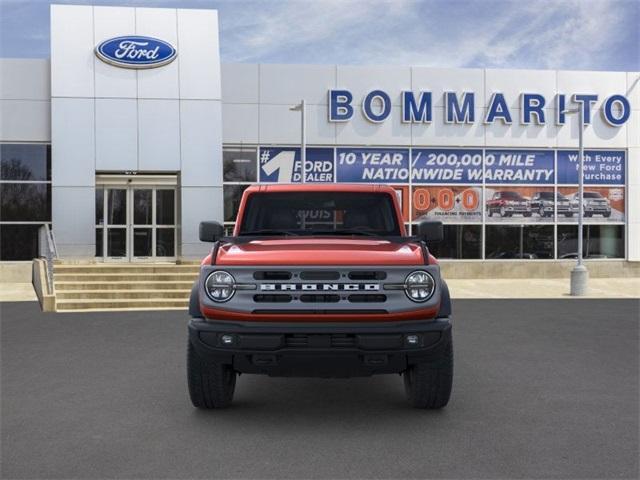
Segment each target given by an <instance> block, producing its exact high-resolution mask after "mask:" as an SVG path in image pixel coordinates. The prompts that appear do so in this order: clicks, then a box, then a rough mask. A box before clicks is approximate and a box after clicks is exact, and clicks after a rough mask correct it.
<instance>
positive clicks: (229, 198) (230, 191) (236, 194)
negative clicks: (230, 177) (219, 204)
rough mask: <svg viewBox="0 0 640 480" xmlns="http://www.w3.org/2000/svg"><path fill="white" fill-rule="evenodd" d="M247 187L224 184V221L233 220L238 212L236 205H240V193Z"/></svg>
mask: <svg viewBox="0 0 640 480" xmlns="http://www.w3.org/2000/svg"><path fill="white" fill-rule="evenodd" d="M248 187H249V185H225V186H224V188H223V194H224V221H225V222H233V221H235V219H236V215H237V214H238V207H240V199H241V198H242V193H243V192H244V191H245V190H246V189H247V188H248Z"/></svg>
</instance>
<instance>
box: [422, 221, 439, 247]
mask: <svg viewBox="0 0 640 480" xmlns="http://www.w3.org/2000/svg"><path fill="white" fill-rule="evenodd" d="M417 234H418V237H420V239H421V240H423V241H425V242H441V241H442V240H443V239H444V229H443V227H442V222H440V221H434V220H425V221H424V222H420V223H419V224H418V229H417Z"/></svg>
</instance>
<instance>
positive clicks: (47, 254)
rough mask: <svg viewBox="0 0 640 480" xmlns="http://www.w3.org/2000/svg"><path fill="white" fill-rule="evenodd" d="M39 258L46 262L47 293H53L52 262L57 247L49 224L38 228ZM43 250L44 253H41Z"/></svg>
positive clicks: (56, 254)
mask: <svg viewBox="0 0 640 480" xmlns="http://www.w3.org/2000/svg"><path fill="white" fill-rule="evenodd" d="M40 231H41V232H42V233H41V234H40V236H39V237H40V240H41V241H40V242H38V243H39V248H40V252H39V253H40V256H41V257H44V258H45V259H46V260H47V286H48V288H49V292H51V293H53V261H54V260H56V259H57V258H58V247H57V246H56V239H55V237H54V235H53V231H52V230H51V229H50V228H49V224H47V223H44V224H43V225H42V227H40ZM43 234H44V237H45V238H46V241H44V242H43V241H42V236H43ZM42 250H44V252H43V251H42Z"/></svg>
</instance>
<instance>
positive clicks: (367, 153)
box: [336, 148, 409, 183]
mask: <svg viewBox="0 0 640 480" xmlns="http://www.w3.org/2000/svg"><path fill="white" fill-rule="evenodd" d="M336 173H337V178H338V182H347V183H409V149H408V148H402V149H393V148H338V149H337V150H336Z"/></svg>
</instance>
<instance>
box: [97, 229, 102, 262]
mask: <svg viewBox="0 0 640 480" xmlns="http://www.w3.org/2000/svg"><path fill="white" fill-rule="evenodd" d="M103 231H104V229H103V228H96V257H102V256H103V255H104V250H103V245H104V243H103V235H104V232H103Z"/></svg>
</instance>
